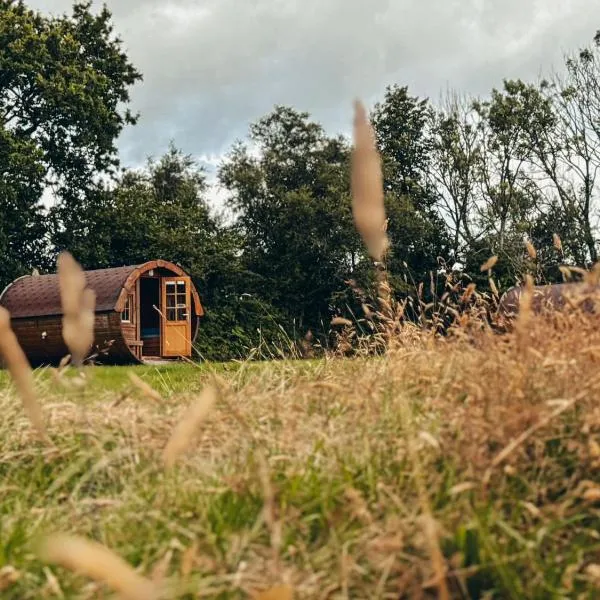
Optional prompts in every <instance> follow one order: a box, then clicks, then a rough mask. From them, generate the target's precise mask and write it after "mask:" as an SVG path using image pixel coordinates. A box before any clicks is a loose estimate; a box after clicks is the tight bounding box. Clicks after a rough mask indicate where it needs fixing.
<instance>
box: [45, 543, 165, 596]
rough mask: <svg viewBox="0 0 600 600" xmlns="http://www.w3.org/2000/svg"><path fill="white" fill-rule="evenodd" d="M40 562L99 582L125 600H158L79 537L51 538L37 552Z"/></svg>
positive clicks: (120, 563) (150, 588)
mask: <svg viewBox="0 0 600 600" xmlns="http://www.w3.org/2000/svg"><path fill="white" fill-rule="evenodd" d="M38 553H39V556H40V558H41V559H42V560H44V561H45V562H48V563H53V564H58V565H61V566H63V567H65V568H67V569H70V570H71V571H74V572H76V573H80V574H83V575H85V576H87V577H90V578H91V579H94V580H96V581H101V582H103V583H105V584H106V585H108V586H109V587H110V588H111V589H112V590H114V591H116V592H118V593H120V594H121V596H122V597H123V598H125V599H126V600H158V597H159V596H158V591H157V589H156V588H155V586H154V585H153V584H152V582H151V581H149V580H148V579H146V578H145V577H142V576H141V575H140V574H139V573H137V572H136V571H135V570H134V569H133V568H132V567H131V566H130V565H129V564H128V563H127V562H125V561H124V560H123V559H122V558H120V557H119V556H117V555H116V554H114V553H113V552H112V551H110V550H109V549H108V548H106V547H105V546H102V545H101V544H98V543H97V542H92V541H89V540H86V539H84V538H80V537H74V536H70V535H65V534H54V535H51V536H49V537H48V538H47V539H46V540H44V542H43V543H42V545H41V547H40V548H39V550H38Z"/></svg>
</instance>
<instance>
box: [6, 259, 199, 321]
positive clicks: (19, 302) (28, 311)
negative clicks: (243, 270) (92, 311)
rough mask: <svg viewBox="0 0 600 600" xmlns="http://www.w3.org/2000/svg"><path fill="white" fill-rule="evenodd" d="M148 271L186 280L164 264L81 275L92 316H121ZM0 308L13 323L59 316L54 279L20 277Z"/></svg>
mask: <svg viewBox="0 0 600 600" xmlns="http://www.w3.org/2000/svg"><path fill="white" fill-rule="evenodd" d="M152 269H166V270H167V271H170V272H171V273H173V274H174V275H175V276H177V275H180V276H182V277H184V276H186V273H185V272H184V271H183V269H181V268H180V267H178V266H177V265H175V264H173V263H170V262H167V261H164V260H154V261H149V262H146V263H143V264H141V265H132V266H127V267H115V268H111V269H96V270H93V271H85V277H86V281H87V285H88V286H89V287H90V288H92V289H93V290H94V291H95V292H96V312H112V311H115V312H121V311H122V310H123V308H124V306H125V302H126V300H127V295H128V294H129V293H132V292H133V291H134V290H135V282H136V281H137V280H138V279H139V278H140V277H141V276H142V275H143V274H144V273H147V272H148V271H150V270H152ZM191 292H192V298H193V304H194V310H195V313H196V315H197V316H199V317H200V316H202V315H203V314H204V310H203V309H202V305H201V303H200V298H199V296H198V292H197V291H196V289H195V287H194V285H192V286H191ZM0 304H1V305H2V306H4V308H6V309H7V310H8V311H9V312H10V315H11V318H13V319H21V318H28V317H42V316H54V315H62V314H63V310H62V304H61V299H60V288H59V284H58V275H57V274H53V275H26V276H24V277H20V278H19V279H17V280H15V281H14V282H13V283H11V284H10V285H9V286H8V287H7V288H6V289H5V290H4V292H3V293H2V294H1V295H0Z"/></svg>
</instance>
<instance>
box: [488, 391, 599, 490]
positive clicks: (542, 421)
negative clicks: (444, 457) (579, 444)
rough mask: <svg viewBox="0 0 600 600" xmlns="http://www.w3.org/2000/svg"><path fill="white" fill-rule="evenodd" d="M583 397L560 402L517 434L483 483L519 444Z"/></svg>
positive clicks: (496, 458) (497, 459)
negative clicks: (548, 412) (556, 406)
mask: <svg viewBox="0 0 600 600" xmlns="http://www.w3.org/2000/svg"><path fill="white" fill-rule="evenodd" d="M586 393H587V392H586ZM584 395H585V394H584ZM582 397H583V395H581V394H580V395H578V396H576V397H575V398H572V399H571V400H568V401H565V402H562V403H561V404H560V406H559V407H558V408H555V409H554V410H553V411H552V412H551V413H550V414H548V415H546V416H545V417H543V418H541V419H540V420H539V421H538V422H537V423H535V424H534V425H532V426H531V427H529V428H528V429H527V430H525V431H524V432H523V433H521V434H520V435H519V436H517V437H516V438H514V439H513V440H511V442H510V443H509V444H508V445H507V446H505V447H504V448H503V449H502V450H501V451H500V452H499V453H498V454H497V455H496V457H495V458H494V460H492V464H491V466H490V468H489V469H488V470H487V471H486V473H485V475H484V477H483V485H484V486H486V485H487V484H488V483H489V481H490V478H491V476H492V471H493V469H494V468H496V467H497V466H498V465H500V464H502V463H503V462H504V461H505V460H506V459H507V458H508V457H509V456H510V455H511V454H512V453H513V452H514V451H515V450H516V449H517V448H518V447H519V446H521V445H522V444H523V443H524V442H525V441H526V440H527V439H528V438H530V437H531V436H532V435H533V434H534V433H535V432H536V431H538V430H539V429H541V428H542V427H545V426H546V425H548V424H549V423H550V422H551V421H553V420H554V419H556V417H558V416H560V415H561V414H562V413H564V412H565V411H566V410H568V409H570V408H572V407H573V406H574V405H575V403H576V402H577V400H581V398H582Z"/></svg>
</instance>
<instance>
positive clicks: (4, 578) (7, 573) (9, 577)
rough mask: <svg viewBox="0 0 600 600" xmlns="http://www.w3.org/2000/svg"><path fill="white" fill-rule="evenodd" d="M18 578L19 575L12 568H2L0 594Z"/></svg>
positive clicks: (0, 572) (9, 566) (0, 571)
mask: <svg viewBox="0 0 600 600" xmlns="http://www.w3.org/2000/svg"><path fill="white" fill-rule="evenodd" d="M20 577H21V573H20V572H19V571H17V569H15V568H14V567H13V566H11V565H6V566H5V567H2V568H1V569H0V592H1V591H2V590H6V589H8V588H9V587H11V586H12V585H14V584H15V583H17V581H19V579H20Z"/></svg>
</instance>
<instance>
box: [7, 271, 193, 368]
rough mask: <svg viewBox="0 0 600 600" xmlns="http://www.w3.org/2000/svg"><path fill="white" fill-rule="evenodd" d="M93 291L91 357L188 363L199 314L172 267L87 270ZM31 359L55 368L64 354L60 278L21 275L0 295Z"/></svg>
mask: <svg viewBox="0 0 600 600" xmlns="http://www.w3.org/2000/svg"><path fill="white" fill-rule="evenodd" d="M85 276H86V281H87V286H88V287H90V288H92V289H93V290H94V291H95V293H96V319H95V325H94V334H95V335H94V338H95V339H94V346H93V348H91V349H90V354H93V355H96V362H102V363H106V364H128V363H143V362H145V361H147V360H155V359H175V358H181V357H190V356H191V354H192V343H193V341H194V339H195V337H196V334H197V332H198V322H199V319H200V317H202V315H203V314H204V310H203V308H202V304H201V303H200V297H199V295H198V292H197V290H196V288H195V287H194V284H193V283H192V281H191V279H190V277H189V276H188V275H187V274H186V273H185V272H184V271H183V270H182V269H181V268H180V267H178V266H177V265H175V264H173V263H170V262H167V261H164V260H155V261H149V262H146V263H144V264H141V265H133V266H126V267H116V268H111V269H97V270H93V271H85ZM0 306H3V307H4V308H6V309H7V310H8V311H9V312H10V315H11V324H12V328H13V330H14V332H15V335H16V336H17V339H18V340H19V343H20V344H21V347H22V348H23V350H24V352H25V354H26V355H27V358H28V359H29V361H30V362H31V363H32V364H34V365H42V364H56V363H58V362H59V361H60V360H61V359H62V358H63V357H64V356H66V355H67V354H68V349H67V347H66V345H65V343H64V341H63V338H62V316H63V311H62V305H61V299H60V289H59V284H58V275H56V274H53V275H26V276H24V277H20V278H19V279H17V280H15V281H14V282H13V283H11V284H10V285H9V286H8V287H7V288H6V289H5V290H4V291H3V292H2V294H1V295H0Z"/></svg>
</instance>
